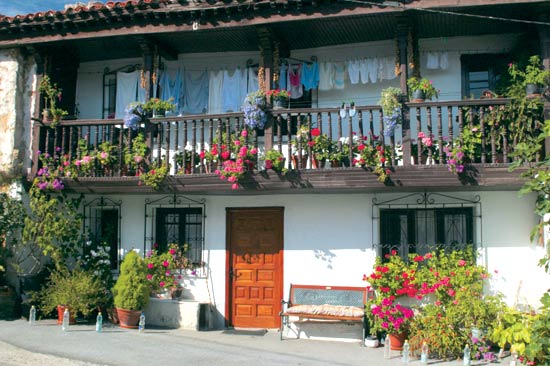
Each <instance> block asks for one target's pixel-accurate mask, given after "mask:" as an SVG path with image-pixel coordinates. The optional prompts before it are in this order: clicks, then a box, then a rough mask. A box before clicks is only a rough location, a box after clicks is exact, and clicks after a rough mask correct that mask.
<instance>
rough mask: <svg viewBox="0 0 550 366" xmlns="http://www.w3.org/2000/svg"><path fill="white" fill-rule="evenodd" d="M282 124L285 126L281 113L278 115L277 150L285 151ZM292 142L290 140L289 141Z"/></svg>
mask: <svg viewBox="0 0 550 366" xmlns="http://www.w3.org/2000/svg"><path fill="white" fill-rule="evenodd" d="M282 126H283V119H282V117H281V115H280V114H279V115H277V151H278V152H280V153H282V152H283V135H282V133H283V132H282V131H283V129H282ZM288 143H289V144H290V141H289V142H288Z"/></svg>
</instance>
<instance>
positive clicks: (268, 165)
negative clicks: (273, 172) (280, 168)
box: [265, 159, 273, 169]
mask: <svg viewBox="0 0 550 366" xmlns="http://www.w3.org/2000/svg"><path fill="white" fill-rule="evenodd" d="M265 168H266V169H271V168H273V164H272V163H271V160H269V159H268V160H266V161H265Z"/></svg>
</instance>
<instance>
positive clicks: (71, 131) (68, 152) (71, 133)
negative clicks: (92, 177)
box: [66, 126, 74, 162]
mask: <svg viewBox="0 0 550 366" xmlns="http://www.w3.org/2000/svg"><path fill="white" fill-rule="evenodd" d="M73 134H74V127H72V126H71V127H69V142H68V143H69V146H68V148H67V151H66V154H67V155H68V156H69V158H68V160H69V162H71V161H72V160H73V159H72V157H73Z"/></svg>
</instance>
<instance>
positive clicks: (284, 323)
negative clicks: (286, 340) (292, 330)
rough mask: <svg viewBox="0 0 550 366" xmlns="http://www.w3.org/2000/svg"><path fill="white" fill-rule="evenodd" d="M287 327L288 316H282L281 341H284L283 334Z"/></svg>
mask: <svg viewBox="0 0 550 366" xmlns="http://www.w3.org/2000/svg"><path fill="white" fill-rule="evenodd" d="M287 325H288V316H287V315H282V314H281V330H280V333H279V339H280V340H281V341H282V340H283V332H284V330H285V326H287Z"/></svg>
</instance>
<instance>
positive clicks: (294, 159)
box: [292, 155, 307, 169]
mask: <svg viewBox="0 0 550 366" xmlns="http://www.w3.org/2000/svg"><path fill="white" fill-rule="evenodd" d="M292 165H293V167H294V169H306V168H307V155H302V161H301V164H300V166H298V156H296V155H292Z"/></svg>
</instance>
